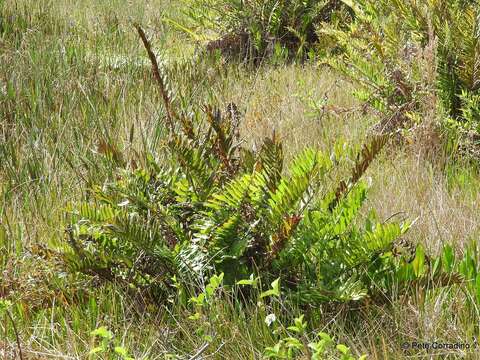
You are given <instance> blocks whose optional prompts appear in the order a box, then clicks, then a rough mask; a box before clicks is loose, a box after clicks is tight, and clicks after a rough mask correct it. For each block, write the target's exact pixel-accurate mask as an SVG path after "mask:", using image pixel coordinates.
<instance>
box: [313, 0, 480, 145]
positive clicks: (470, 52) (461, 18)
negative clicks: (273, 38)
mask: <svg viewBox="0 0 480 360" xmlns="http://www.w3.org/2000/svg"><path fill="white" fill-rule="evenodd" d="M345 2H346V3H348V4H349V5H350V6H351V7H352V9H353V10H354V12H355V21H354V22H352V23H351V24H350V25H349V26H348V29H340V28H338V27H334V26H330V27H329V28H323V29H322V30H321V31H322V33H323V34H326V35H329V36H332V37H333V38H334V39H335V40H336V41H337V44H338V47H339V49H340V50H341V51H339V54H340V55H339V56H337V57H336V58H334V59H328V60H327V62H328V63H329V64H330V65H332V66H333V67H334V68H336V69H338V70H340V71H341V72H342V73H344V74H345V75H346V76H347V77H348V78H350V79H353V80H355V81H356V82H357V83H358V84H360V90H359V91H358V92H357V95H358V96H359V97H360V98H361V99H362V100H365V101H367V102H368V103H370V104H371V105H372V106H373V107H374V108H375V109H377V110H378V111H379V112H380V113H381V114H382V115H383V116H384V118H385V119H386V120H385V121H384V123H383V124H382V128H383V129H386V130H387V131H395V130H398V129H401V128H404V127H406V128H409V127H410V128H413V127H415V126H416V125H418V124H419V122H422V121H423V120H424V118H426V117H430V118H431V117H436V116H437V114H439V115H440V116H441V117H442V118H443V119H445V120H442V124H443V125H444V126H445V127H446V128H447V129H454V130H455V131H454V134H456V135H460V137H461V136H463V135H466V134H470V137H472V136H473V140H475V139H476V141H477V142H478V137H479V134H480V132H479V131H480V121H479V120H480V118H479V116H478V109H477V104H478V97H479V96H480V95H479V92H478V91H479V88H480V77H479V76H480V67H479V64H480V62H479V60H478V59H479V58H480V22H479V21H480V20H479V19H480V12H479V9H480V7H479V4H478V1H476V0H473V1H462V0H456V1H446V0H438V1H414V0H382V1H376V0H375V1H373V0H358V1H345ZM437 100H438V101H437ZM432 112H434V113H435V112H437V114H434V115H433V116H432Z"/></svg>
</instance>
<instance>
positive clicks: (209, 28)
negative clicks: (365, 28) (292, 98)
mask: <svg viewBox="0 0 480 360" xmlns="http://www.w3.org/2000/svg"><path fill="white" fill-rule="evenodd" d="M185 2H186V3H187V6H186V8H187V11H186V14H187V18H188V19H189V20H190V21H189V22H190V23H191V25H187V26H183V25H182V26H180V25H179V26H180V28H181V29H189V30H188V33H189V34H196V33H197V31H195V29H198V30H199V31H201V32H210V33H212V32H213V33H215V34H216V35H217V36H219V37H220V38H219V39H218V38H217V39H215V40H214V41H212V42H211V43H210V44H209V46H208V48H209V50H214V49H218V50H221V51H222V52H223V53H233V54H235V53H236V54H235V55H238V54H240V55H241V56H243V57H248V58H249V59H256V58H262V57H264V56H266V55H273V54H274V52H282V51H287V52H290V54H289V55H290V56H297V57H302V56H303V55H304V54H305V52H306V51H307V50H309V49H312V46H314V45H315V44H316V43H317V41H318V38H317V35H316V32H315V30H316V27H317V26H318V25H320V24H321V23H322V22H329V21H335V22H343V21H348V19H349V12H348V11H346V10H347V7H346V6H345V5H344V4H343V3H342V2H341V1H340V0H322V1H317V0H307V1H305V0H301V1H300V0H281V1H278V0H268V1H264V0H261V1H259V0H253V1H239V0H208V1H198V0H185ZM192 27H193V29H191V28H192Z"/></svg>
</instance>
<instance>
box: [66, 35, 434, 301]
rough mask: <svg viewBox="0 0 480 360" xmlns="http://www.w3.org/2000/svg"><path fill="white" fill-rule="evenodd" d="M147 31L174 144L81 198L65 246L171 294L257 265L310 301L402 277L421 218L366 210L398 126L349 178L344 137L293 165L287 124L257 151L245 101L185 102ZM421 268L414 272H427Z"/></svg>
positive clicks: (123, 277)
mask: <svg viewBox="0 0 480 360" xmlns="http://www.w3.org/2000/svg"><path fill="white" fill-rule="evenodd" d="M138 30H139V33H140V36H141V38H142V40H143V41H144V44H145V46H146V48H147V51H148V53H149V56H150V59H151V61H152V63H153V68H154V74H155V77H156V79H157V81H158V83H159V87H160V90H161V93H162V98H163V101H164V105H165V110H166V116H165V122H166V130H167V146H166V147H165V149H164V152H162V153H161V154H159V157H158V159H157V160H155V159H154V157H153V156H150V157H149V159H148V161H147V164H146V165H145V166H143V167H136V165H135V166H133V165H132V166H131V167H130V168H128V167H127V168H124V169H120V170H119V171H118V174H116V176H115V178H112V179H110V180H109V181H108V182H106V183H105V184H103V185H101V186H94V187H93V188H92V189H91V192H90V193H89V200H88V201H86V202H83V203H80V204H75V205H74V206H72V207H71V209H70V218H71V225H70V226H69V228H68V235H69V243H70V248H69V249H67V250H66V251H65V257H66V259H67V261H68V263H69V264H70V265H71V267H72V269H74V270H75V271H81V272H84V273H88V274H92V275H96V276H99V277H101V278H103V279H106V280H109V281H118V282H125V283H126V284H128V285H129V286H131V287H134V288H146V289H149V290H151V291H152V292H153V293H154V295H155V296H157V297H159V298H161V297H162V296H168V294H170V293H171V290H173V289H177V291H179V289H180V290H181V291H184V290H185V289H184V288H188V287H190V285H193V286H194V288H195V286H202V284H203V283H204V282H205V281H206V280H207V279H208V278H209V277H210V276H211V275H212V274H215V273H220V272H221V273H223V275H222V279H223V281H224V284H225V285H227V286H228V285H234V284H235V283H236V282H237V281H239V280H242V279H247V278H248V277H249V276H251V275H252V274H256V275H255V276H257V275H260V274H261V278H262V279H263V280H266V281H267V283H268V282H269V281H270V280H272V279H277V278H278V279H281V280H282V282H283V283H284V284H285V286H286V287H287V288H288V289H290V290H293V291H291V292H289V294H290V296H291V297H293V298H295V299H296V300H297V301H299V302H304V303H305V302H308V303H311V302H321V301H349V300H357V299H361V298H363V297H365V296H371V295H376V294H385V293H389V292H390V291H391V290H392V289H393V288H394V287H395V286H397V285H398V284H397V283H398V280H399V279H401V278H400V277H399V276H400V275H401V272H402V271H405V269H406V268H408V263H404V262H402V261H403V260H402V258H403V257H402V256H400V257H399V256H396V255H395V253H394V252H393V249H394V248H395V247H396V245H395V241H396V240H397V239H399V238H400V237H401V236H402V235H403V234H404V233H405V232H406V231H407V229H408V227H409V224H408V223H405V224H398V223H395V222H380V221H378V220H377V219H376V216H375V214H374V212H373V211H372V212H370V215H369V216H368V217H367V219H366V220H365V221H364V222H363V223H362V222H361V221H360V220H359V219H358V213H359V211H360V209H361V206H362V204H363V203H364V201H365V199H366V194H367V188H368V187H367V185H366V184H365V183H364V182H362V181H360V180H361V177H362V175H363V174H364V173H365V171H366V170H367V168H368V166H369V165H370V163H371V162H372V161H373V160H374V158H375V156H376V155H377V154H378V153H379V152H380V151H381V150H382V148H383V146H384V145H385V143H386V141H387V137H385V136H379V137H374V138H373V139H372V140H371V141H370V142H369V143H368V144H367V145H365V146H363V148H362V150H361V152H360V153H359V154H358V155H357V156H356V159H355V160H353V163H354V166H353V168H352V170H351V171H350V175H349V177H348V179H347V180H343V181H341V182H340V183H339V184H338V185H337V186H335V183H336V181H335V179H338V178H340V177H342V176H344V173H345V171H344V168H345V165H346V164H347V163H348V162H352V160H351V158H350V155H349V151H348V150H347V148H346V147H345V146H344V145H343V144H338V146H336V147H335V149H334V151H333V152H332V153H331V154H328V153H324V152H322V151H319V150H317V149H305V150H304V151H303V152H302V153H300V154H299V155H297V156H296V158H295V159H294V160H293V161H292V163H291V165H290V166H289V167H288V169H284V158H283V148H282V144H281V142H280V140H279V139H278V137H277V136H275V134H274V135H273V136H272V137H271V138H267V139H265V140H264V141H263V143H262V144H261V146H259V147H258V150H257V151H253V150H250V149H247V148H244V147H241V146H240V144H241V141H240V139H239V125H240V121H241V116H240V114H239V112H238V110H237V108H236V106H235V105H234V104H230V105H229V106H228V108H227V109H226V111H224V112H221V111H219V110H215V109H213V108H212V107H208V106H207V107H205V108H204V109H203V110H202V111H193V112H192V113H190V114H183V113H180V111H179V110H178V109H177V108H176V105H175V103H173V102H172V101H171V99H170V97H169V95H168V93H167V92H166V88H167V87H166V84H165V80H164V78H163V77H162V75H161V74H160V71H159V69H158V64H157V63H156V59H155V56H154V55H153V52H152V51H151V48H150V44H149V43H148V41H147V39H146V37H145V34H144V33H143V30H141V28H138ZM108 150H109V147H108V146H105V151H106V154H107V155H110V156H111V157H112V160H113V161H115V156H114V155H115V154H109V153H108ZM117 155H118V154H117ZM117 157H118V156H117ZM132 167H133V168H132ZM414 275H415V276H414V278H413V279H411V278H410V277H408V276H407V277H405V276H404V277H403V278H404V279H405V280H406V281H408V282H411V281H412V280H418V279H419V278H422V277H423V276H424V275H425V273H424V272H420V271H417V272H415V273H414Z"/></svg>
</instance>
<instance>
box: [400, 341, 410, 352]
mask: <svg viewBox="0 0 480 360" xmlns="http://www.w3.org/2000/svg"><path fill="white" fill-rule="evenodd" d="M409 347H410V344H409V343H408V342H404V343H403V344H402V349H403V350H408V348H409Z"/></svg>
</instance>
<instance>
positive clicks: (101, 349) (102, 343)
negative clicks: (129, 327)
mask: <svg viewBox="0 0 480 360" xmlns="http://www.w3.org/2000/svg"><path fill="white" fill-rule="evenodd" d="M90 335H91V336H92V337H93V341H94V343H96V342H97V339H98V340H99V341H98V343H97V344H96V346H95V347H94V348H93V349H92V350H90V353H89V355H90V358H92V359H93V358H96V357H98V356H102V357H104V356H108V358H109V359H111V358H112V356H113V358H117V359H122V360H134V358H133V357H131V356H130V355H129V354H128V351H127V350H126V349H125V348H124V347H123V346H120V345H116V344H115V341H114V335H113V334H112V332H111V331H110V330H108V329H107V328H106V327H105V326H101V327H99V328H97V329H95V330H93V331H92V332H91V333H90Z"/></svg>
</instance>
